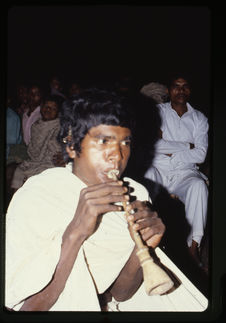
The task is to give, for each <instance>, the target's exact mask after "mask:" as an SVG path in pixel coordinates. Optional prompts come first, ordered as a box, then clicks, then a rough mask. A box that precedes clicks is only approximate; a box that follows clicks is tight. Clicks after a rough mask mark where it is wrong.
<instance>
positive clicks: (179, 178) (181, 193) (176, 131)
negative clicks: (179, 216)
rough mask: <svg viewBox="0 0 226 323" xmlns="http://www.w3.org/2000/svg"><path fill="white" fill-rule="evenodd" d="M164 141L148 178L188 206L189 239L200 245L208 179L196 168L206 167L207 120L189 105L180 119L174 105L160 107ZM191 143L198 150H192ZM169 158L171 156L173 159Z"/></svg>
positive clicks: (146, 174)
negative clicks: (202, 164) (204, 163)
mask: <svg viewBox="0 0 226 323" xmlns="http://www.w3.org/2000/svg"><path fill="white" fill-rule="evenodd" d="M158 107H159V112H160V116H161V121H162V124H161V130H162V139H159V140H158V141H157V143H156V145H155V157H154V160H153V163H152V166H151V167H150V168H149V169H148V170H147V172H146V173H145V175H144V176H145V178H148V179H151V180H153V181H155V182H157V183H159V184H161V185H163V186H164V187H165V188H166V189H167V190H168V191H169V193H173V194H176V195H177V196H178V197H179V199H180V200H181V201H182V202H183V203H184V204H185V213H186V219H187V221H188V223H189V224H190V226H191V232H190V234H189V236H188V238H187V242H188V245H189V246H190V245H191V242H192V240H195V241H196V242H198V244H200V242H201V239H202V236H203V234H204V228H205V225H206V217H207V200H208V188H207V185H206V180H207V177H206V176H205V175H204V174H203V173H201V172H200V171H199V169H198V166H197V164H200V163H203V162H204V160H205V157H206V153H207V148H208V129H209V125H208V120H207V118H206V117H205V116H204V114H203V113H201V112H200V111H198V110H196V109H194V108H192V107H191V105H190V104H189V103H187V108H188V111H187V112H186V113H184V114H183V115H182V116H181V117H179V115H178V114H177V113H176V111H175V110H174V109H172V107H171V103H169V102H167V103H163V104H159V105H158ZM190 143H193V144H194V146H195V148H193V149H190ZM166 154H172V155H171V157H170V156H167V155H166Z"/></svg>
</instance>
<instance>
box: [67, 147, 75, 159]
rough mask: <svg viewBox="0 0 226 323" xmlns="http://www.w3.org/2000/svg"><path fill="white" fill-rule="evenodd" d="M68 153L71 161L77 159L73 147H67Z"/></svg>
mask: <svg viewBox="0 0 226 323" xmlns="http://www.w3.org/2000/svg"><path fill="white" fill-rule="evenodd" d="M66 152H67V153H68V156H69V157H70V158H71V159H74V158H75V157H76V152H75V150H74V147H73V146H70V147H69V146H67V147H66Z"/></svg>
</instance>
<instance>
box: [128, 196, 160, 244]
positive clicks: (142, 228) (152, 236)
mask: <svg viewBox="0 0 226 323" xmlns="http://www.w3.org/2000/svg"><path fill="white" fill-rule="evenodd" d="M149 204H150V203H149V202H141V201H134V202H131V203H130V205H128V206H127V207H126V210H127V211H129V212H131V210H133V212H134V213H133V212H132V213H133V214H130V215H129V216H128V220H131V221H133V222H134V225H133V228H134V229H135V230H136V231H139V232H140V234H141V237H142V239H143V241H145V242H146V244H147V245H148V246H149V247H152V248H155V247H157V246H158V244H159V243H160V241H161V239H162V236H163V234H164V232H165V225H164V224H163V222H162V220H161V219H160V218H159V217H158V214H157V212H155V211H152V210H151V208H150V206H149Z"/></svg>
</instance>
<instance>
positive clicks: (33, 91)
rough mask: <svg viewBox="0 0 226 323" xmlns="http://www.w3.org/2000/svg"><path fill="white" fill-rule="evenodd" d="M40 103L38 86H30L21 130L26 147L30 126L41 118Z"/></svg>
mask: <svg viewBox="0 0 226 323" xmlns="http://www.w3.org/2000/svg"><path fill="white" fill-rule="evenodd" d="M41 103H42V91H41V88H40V86H38V85H32V86H31V87H30V88H29V92H28V106H27V108H26V110H25V112H24V113H23V118H22V129H23V140H24V143H25V145H27V146H28V144H29V142H30V138H31V126H32V124H33V123H35V122H36V121H37V120H38V119H40V118H41V113H40V106H41Z"/></svg>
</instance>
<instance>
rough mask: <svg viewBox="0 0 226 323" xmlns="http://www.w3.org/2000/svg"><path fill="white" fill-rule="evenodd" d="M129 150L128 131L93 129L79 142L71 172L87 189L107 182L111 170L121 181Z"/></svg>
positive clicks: (114, 128) (120, 128)
mask: <svg viewBox="0 0 226 323" xmlns="http://www.w3.org/2000/svg"><path fill="white" fill-rule="evenodd" d="M130 146H131V131H130V129H128V128H124V127H120V126H108V125H99V126H97V127H92V128H91V129H90V130H89V132H88V133H87V134H86V136H85V137H84V139H83V140H82V145H81V148H82V150H81V153H80V154H79V156H77V154H76V153H75V158H74V166H73V172H74V174H75V175H77V176H78V177H79V178H80V179H81V180H82V181H83V182H84V183H86V184H87V185H92V184H98V183H104V182H107V181H109V179H108V177H107V173H108V171H109V170H111V169H118V170H119V177H120V175H121V174H122V173H123V171H124V170H125V168H126V165H127V162H128V159H129V157H130ZM73 152H74V151H73ZM69 155H70V154H69ZM70 157H71V156H70Z"/></svg>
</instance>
